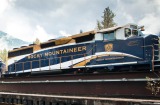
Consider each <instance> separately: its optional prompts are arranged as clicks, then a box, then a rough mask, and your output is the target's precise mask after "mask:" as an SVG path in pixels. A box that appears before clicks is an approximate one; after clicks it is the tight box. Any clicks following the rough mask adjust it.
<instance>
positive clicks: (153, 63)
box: [6, 24, 159, 75]
mask: <svg viewBox="0 0 160 105" xmlns="http://www.w3.org/2000/svg"><path fill="white" fill-rule="evenodd" d="M141 31H142V27H141V28H140V27H139V26H137V25H135V24H127V25H124V26H116V27H112V28H107V29H103V30H98V31H97V30H93V31H89V32H84V33H80V34H76V35H72V36H69V37H64V38H59V39H51V40H49V41H47V42H44V43H40V44H32V45H29V46H22V47H21V48H15V49H13V50H12V51H9V53H8V72H7V73H6V75H14V74H19V75H20V74H36V73H42V74H43V73H78V72H83V73H88V72H90V73H94V72H120V71H126V70H129V71H131V70H135V71H141V70H156V67H158V65H159V48H158V47H159V37H158V36H156V35H144V34H143V33H142V32H141Z"/></svg>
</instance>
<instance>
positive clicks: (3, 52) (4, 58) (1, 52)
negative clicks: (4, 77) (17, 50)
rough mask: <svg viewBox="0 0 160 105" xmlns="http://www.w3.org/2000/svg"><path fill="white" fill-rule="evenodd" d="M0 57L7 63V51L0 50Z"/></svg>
mask: <svg viewBox="0 0 160 105" xmlns="http://www.w3.org/2000/svg"><path fill="white" fill-rule="evenodd" d="M0 58H1V60H2V61H3V62H4V63H7V58H8V51H7V50H6V49H3V50H0Z"/></svg>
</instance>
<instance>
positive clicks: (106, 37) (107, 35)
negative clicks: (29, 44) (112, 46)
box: [103, 32, 115, 40]
mask: <svg viewBox="0 0 160 105" xmlns="http://www.w3.org/2000/svg"><path fill="white" fill-rule="evenodd" d="M114 39H115V36H114V32H110V33H104V34H103V40H114Z"/></svg>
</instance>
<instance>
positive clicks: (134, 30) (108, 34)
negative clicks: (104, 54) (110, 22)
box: [95, 24, 143, 41]
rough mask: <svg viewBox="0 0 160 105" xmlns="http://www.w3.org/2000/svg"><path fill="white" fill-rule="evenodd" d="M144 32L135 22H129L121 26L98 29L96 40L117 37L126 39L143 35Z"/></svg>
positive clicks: (114, 38)
mask: <svg viewBox="0 0 160 105" xmlns="http://www.w3.org/2000/svg"><path fill="white" fill-rule="evenodd" d="M142 35H143V33H142V32H141V31H140V30H139V28H138V26H137V25H135V24H127V25H125V26H121V27H117V26H116V27H112V28H107V29H102V30H99V31H97V33H96V35H95V40H104V41H107V40H109V41H111V40H116V39H121V40H126V39H128V38H133V37H137V36H142Z"/></svg>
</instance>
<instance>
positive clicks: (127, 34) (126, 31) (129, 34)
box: [124, 28, 131, 37]
mask: <svg viewBox="0 0 160 105" xmlns="http://www.w3.org/2000/svg"><path fill="white" fill-rule="evenodd" d="M124 33H125V37H129V36H131V29H130V28H125V29H124Z"/></svg>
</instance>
